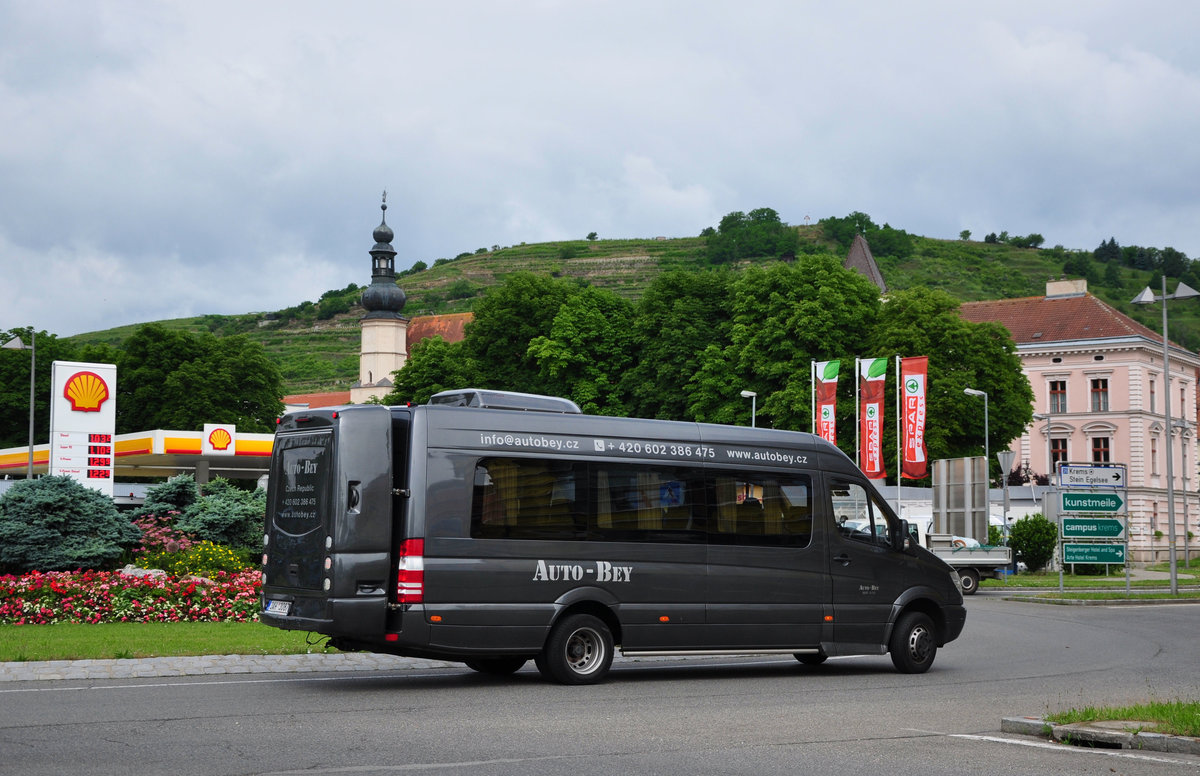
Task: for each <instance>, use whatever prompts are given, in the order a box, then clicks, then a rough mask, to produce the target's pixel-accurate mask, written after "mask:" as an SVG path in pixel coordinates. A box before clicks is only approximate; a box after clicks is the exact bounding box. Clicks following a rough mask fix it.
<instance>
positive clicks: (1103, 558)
mask: <svg viewBox="0 0 1200 776" xmlns="http://www.w3.org/2000/svg"><path fill="white" fill-rule="evenodd" d="M1124 562H1125V545H1124V544H1064V545H1063V563H1124Z"/></svg>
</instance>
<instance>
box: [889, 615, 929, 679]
mask: <svg viewBox="0 0 1200 776" xmlns="http://www.w3.org/2000/svg"><path fill="white" fill-rule="evenodd" d="M888 651H889V652H891V653H892V665H894V666H896V670H897V671H899V672H900V673H903V674H923V673H925V672H926V671H928V670H929V666H931V665H933V658H934V656H935V655H937V632H936V631H935V630H934V628H933V620H931V619H929V615H927V614H925V613H924V612H907V613H905V614H903V615H901V617H900V619H899V620H897V621H896V627H895V629H893V630H892V641H891V643H890V644H889V645H888Z"/></svg>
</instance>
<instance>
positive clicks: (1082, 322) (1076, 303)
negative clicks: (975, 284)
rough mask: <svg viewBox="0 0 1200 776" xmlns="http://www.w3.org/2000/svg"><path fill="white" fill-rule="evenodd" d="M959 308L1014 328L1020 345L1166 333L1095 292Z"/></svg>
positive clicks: (1155, 337)
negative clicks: (1140, 320) (1114, 306)
mask: <svg viewBox="0 0 1200 776" xmlns="http://www.w3.org/2000/svg"><path fill="white" fill-rule="evenodd" d="M959 310H960V314H961V315H962V317H963V318H964V319H966V320H968V321H972V322H975V323H980V322H983V321H994V322H996V323H999V324H1002V325H1003V326H1004V327H1005V328H1007V329H1008V330H1009V331H1010V332H1012V336H1013V341H1014V342H1016V343H1017V344H1018V345H1033V344H1038V343H1042V342H1072V341H1075V340H1089V339H1107V338H1111V337H1146V338H1147V339H1150V340H1152V341H1153V340H1158V341H1160V342H1161V341H1162V334H1160V333H1157V332H1155V331H1153V330H1151V329H1149V328H1147V327H1145V326H1143V325H1142V324H1140V323H1138V322H1137V321H1135V320H1133V319H1132V318H1130V317H1129V316H1127V315H1124V314H1123V313H1120V312H1118V311H1117V310H1115V309H1114V308H1112V307H1109V306H1108V305H1107V304H1105V303H1104V302H1101V301H1100V300H1099V299H1097V298H1096V297H1094V296H1092V295H1091V294H1082V295H1078V296H1061V297H1044V296H1027V297H1023V298H1020V299H997V300H994V301H986V302H964V303H963V305H962V307H960V308H959Z"/></svg>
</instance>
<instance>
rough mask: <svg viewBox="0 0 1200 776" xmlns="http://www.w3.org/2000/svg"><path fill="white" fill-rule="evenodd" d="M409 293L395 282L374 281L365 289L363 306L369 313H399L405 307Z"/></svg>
mask: <svg viewBox="0 0 1200 776" xmlns="http://www.w3.org/2000/svg"><path fill="white" fill-rule="evenodd" d="M407 301H408V295H407V294H405V293H404V289H402V288H400V286H398V285H396V284H395V283H394V282H393V283H389V284H384V283H372V284H371V285H370V286H369V287H368V288H367V290H366V291H363V295H362V306H363V308H364V309H366V311H367V313H368V314H370V313H398V312H400V311H401V310H403V309H404V303H405V302H407Z"/></svg>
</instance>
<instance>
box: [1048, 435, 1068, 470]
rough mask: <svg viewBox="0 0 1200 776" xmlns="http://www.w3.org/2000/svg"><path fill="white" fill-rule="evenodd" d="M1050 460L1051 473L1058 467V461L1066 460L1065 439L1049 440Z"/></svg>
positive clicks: (1063, 461)
mask: <svg viewBox="0 0 1200 776" xmlns="http://www.w3.org/2000/svg"><path fill="white" fill-rule="evenodd" d="M1050 460H1051V473H1053V471H1054V470H1055V469H1057V468H1058V465H1059V464H1060V463H1066V462H1067V440H1065V439H1051V440H1050Z"/></svg>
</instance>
